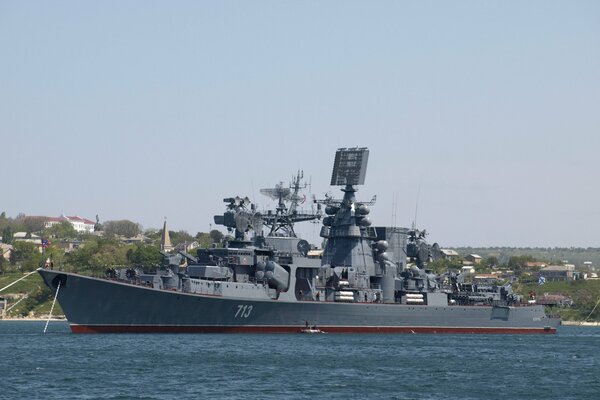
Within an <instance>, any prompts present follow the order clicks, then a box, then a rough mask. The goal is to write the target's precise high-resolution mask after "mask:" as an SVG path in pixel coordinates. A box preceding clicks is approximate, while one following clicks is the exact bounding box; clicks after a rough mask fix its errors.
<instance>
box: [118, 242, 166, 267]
mask: <svg viewBox="0 0 600 400" xmlns="http://www.w3.org/2000/svg"><path fill="white" fill-rule="evenodd" d="M127 260H128V261H129V262H130V263H131V264H133V265H135V266H151V265H160V264H161V262H162V255H161V254H160V253H159V251H158V248H157V247H155V246H151V245H147V244H137V245H135V247H134V248H131V249H129V250H128V251H127Z"/></svg>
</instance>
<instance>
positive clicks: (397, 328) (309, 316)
mask: <svg viewBox="0 0 600 400" xmlns="http://www.w3.org/2000/svg"><path fill="white" fill-rule="evenodd" d="M39 273H40V275H41V276H42V278H43V280H44V282H45V283H46V285H48V286H49V287H50V288H52V289H53V290H56V286H57V284H58V282H59V281H60V283H61V286H60V289H59V292H58V302H59V303H60V305H61V307H62V309H63V311H64V313H65V315H66V317H67V319H68V321H69V323H70V326H71V330H72V332H74V333H101V332H107V333H108V332H169V333H186V332H190V333H191V332H264V333H293V332H300V330H301V329H302V328H304V326H305V324H306V323H307V322H308V323H309V324H310V325H317V326H318V327H319V328H320V329H321V330H323V331H325V332H331V333H334V332H340V333H367V332H379V333H392V332H393V333H519V334H521V333H554V332H556V328H557V326H558V325H559V324H560V320H559V319H555V318H549V317H547V316H546V315H545V313H544V309H543V307H542V306H520V307H491V306H456V305H453V306H427V305H400V304H379V303H336V302H324V301H298V302H290V301H281V300H257V299H244V298H225V297H222V296H208V295H200V294H193V293H182V292H178V291H173V290H161V289H154V288H150V287H145V286H138V285H134V284H129V283H125V282H120V281H114V280H109V279H100V278H93V277H88V276H83V275H78V274H72V273H65V272H60V271H53V270H46V269H40V270H39Z"/></svg>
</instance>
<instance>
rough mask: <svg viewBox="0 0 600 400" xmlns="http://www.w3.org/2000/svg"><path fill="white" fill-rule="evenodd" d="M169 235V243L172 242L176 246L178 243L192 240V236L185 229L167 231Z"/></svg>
mask: <svg viewBox="0 0 600 400" xmlns="http://www.w3.org/2000/svg"><path fill="white" fill-rule="evenodd" d="M169 237H170V238H171V243H172V244H173V246H177V245H178V244H180V243H184V242H191V241H192V240H194V237H193V236H192V235H190V234H189V233H187V232H186V231H178V232H173V231H169Z"/></svg>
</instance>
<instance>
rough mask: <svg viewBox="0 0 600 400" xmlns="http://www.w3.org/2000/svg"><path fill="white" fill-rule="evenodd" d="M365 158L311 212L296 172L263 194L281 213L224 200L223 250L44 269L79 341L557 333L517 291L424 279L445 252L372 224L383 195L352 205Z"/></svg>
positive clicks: (337, 176)
mask: <svg viewBox="0 0 600 400" xmlns="http://www.w3.org/2000/svg"><path fill="white" fill-rule="evenodd" d="M368 157H369V150H368V149H366V148H341V149H338V150H337V152H336V155H335V161H334V166H333V172H332V177H331V185H332V186H339V187H341V191H342V192H343V197H342V198H341V199H335V198H334V197H333V196H331V195H329V196H325V198H324V199H322V200H318V199H313V200H312V202H311V203H312V206H313V209H312V210H311V211H309V212H304V211H302V210H300V209H299V208H298V205H299V203H300V202H301V201H303V200H304V199H305V197H302V196H301V195H300V190H301V189H302V187H303V186H302V185H301V178H302V173H300V172H299V173H298V175H296V176H295V178H294V179H293V182H292V184H291V185H289V187H286V186H284V185H283V184H280V185H277V186H276V187H275V188H272V189H263V190H261V193H262V194H264V195H267V196H269V197H271V198H272V199H275V200H277V202H278V205H277V207H276V209H275V210H271V211H259V210H258V209H257V207H256V206H255V205H254V204H253V203H252V202H251V201H250V199H248V198H247V197H244V198H242V197H239V196H236V197H229V198H226V199H224V202H225V204H226V211H225V212H224V213H223V214H222V215H218V216H215V218H214V221H215V223H217V224H220V225H223V226H224V227H226V228H227V230H228V231H229V232H230V233H232V236H231V240H229V241H228V242H227V243H226V245H225V246H224V247H212V248H201V249H197V251H196V254H195V255H192V254H190V253H187V252H185V251H179V252H176V253H168V252H166V251H163V255H164V259H165V261H164V263H163V265H161V266H159V267H158V268H156V269H155V270H152V271H147V270H144V269H141V268H127V269H118V270H115V269H108V270H107V271H106V274H105V276H102V277H94V276H85V275H80V274H77V273H72V272H65V271H60V270H53V269H45V268H40V269H39V270H38V272H39V274H40V275H41V276H42V278H43V280H44V282H45V284H46V285H48V286H49V287H50V288H51V289H52V290H53V291H54V292H55V298H56V299H57V300H58V302H59V303H60V305H61V307H62V309H63V311H64V313H65V316H66V318H67V319H68V321H69V323H70V327H71V331H72V332H74V333H103V332H131V333H135V332H161V333H171V332H172V333H188V332H189V333H192V332H215V333H221V332H223V333H225V332H236V333H237V332H256V333H314V332H318V333H323V332H324V333H370V332H372V333H509V334H510V333H518V334H525V333H555V332H556V329H557V326H558V325H559V324H560V320H559V319H557V318H554V317H550V316H548V315H546V314H545V312H544V307H543V306H542V305H537V304H532V302H526V301H523V299H521V297H520V296H518V295H516V294H515V293H513V292H512V290H511V287H510V285H494V284H488V285H483V284H480V285H477V284H474V283H472V282H469V281H468V280H467V279H465V276H464V275H463V274H458V273H445V274H442V275H438V274H435V273H433V272H432V271H430V270H428V268H427V264H428V262H430V261H431V260H432V259H434V258H435V257H436V254H438V253H439V246H438V245H437V244H434V245H433V246H430V245H429V244H428V243H427V241H426V240H425V236H426V234H425V232H424V231H419V230H417V229H416V228H414V227H413V229H407V228H397V227H376V226H372V223H371V220H370V218H369V213H370V208H371V207H372V206H373V205H374V204H375V201H376V198H375V197H373V198H372V199H371V200H370V201H359V200H357V197H356V192H357V190H358V189H357V187H358V186H360V185H364V181H365V176H366V170H367V163H368ZM315 207H316V209H314V208H315ZM323 210H324V212H323ZM302 221H313V222H317V223H321V224H322V227H321V231H320V236H321V237H322V238H323V243H324V245H323V248H322V249H316V248H314V247H312V246H311V245H310V244H309V243H308V242H307V241H306V240H304V239H302V238H300V237H298V236H297V234H296V231H295V230H294V224H295V223H297V222H302ZM265 228H266V229H265ZM264 231H268V233H267V234H266V235H263V232H264Z"/></svg>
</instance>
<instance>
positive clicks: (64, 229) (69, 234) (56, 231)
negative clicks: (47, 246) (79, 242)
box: [44, 221, 77, 239]
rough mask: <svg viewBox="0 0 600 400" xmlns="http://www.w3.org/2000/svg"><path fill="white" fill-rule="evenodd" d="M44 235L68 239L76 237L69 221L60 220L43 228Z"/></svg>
mask: <svg viewBox="0 0 600 400" xmlns="http://www.w3.org/2000/svg"><path fill="white" fill-rule="evenodd" d="M44 235H45V236H51V237H56V238H61V239H70V238H74V237H77V231H76V230H75V228H73V225H71V223H70V222H69V221H60V222H59V223H58V224H54V225H52V226H51V227H49V228H46V229H45V230H44Z"/></svg>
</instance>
